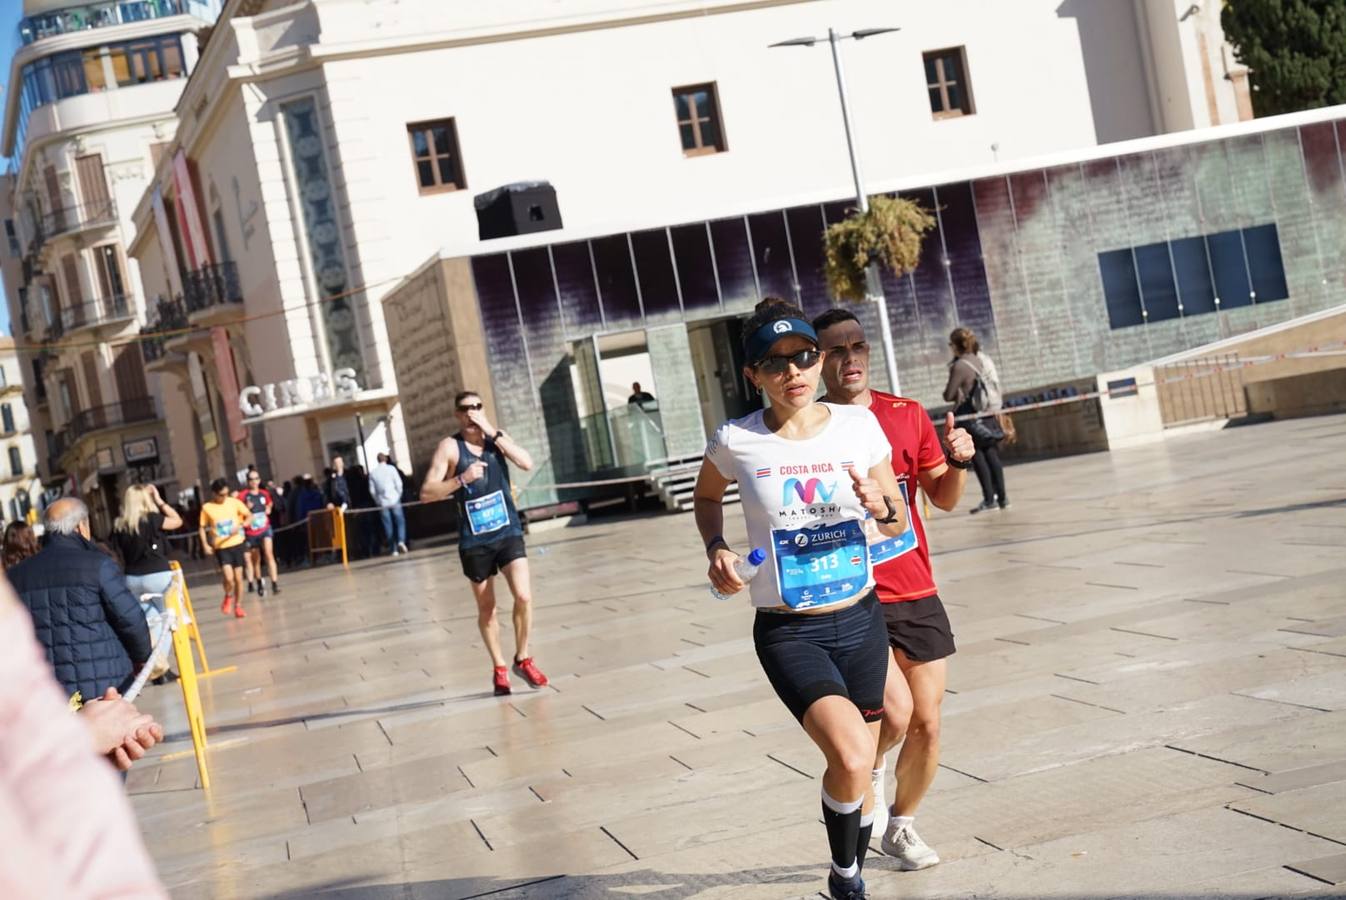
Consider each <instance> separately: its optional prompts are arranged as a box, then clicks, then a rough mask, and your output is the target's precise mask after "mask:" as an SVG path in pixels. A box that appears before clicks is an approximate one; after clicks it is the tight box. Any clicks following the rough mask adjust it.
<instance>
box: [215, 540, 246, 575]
mask: <svg viewBox="0 0 1346 900" xmlns="http://www.w3.org/2000/svg"><path fill="white" fill-rule="evenodd" d="M215 565H217V566H219V567H220V568H221V569H223V568H224V567H225V566H237V567H239V568H242V567H243V544H236V545H234V546H233V547H225V548H224V549H223V550H216V551H215Z"/></svg>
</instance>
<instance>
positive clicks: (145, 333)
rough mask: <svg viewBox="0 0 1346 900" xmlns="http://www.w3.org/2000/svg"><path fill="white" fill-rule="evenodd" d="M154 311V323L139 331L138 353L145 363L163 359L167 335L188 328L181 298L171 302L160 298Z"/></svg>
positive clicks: (165, 351)
mask: <svg viewBox="0 0 1346 900" xmlns="http://www.w3.org/2000/svg"><path fill="white" fill-rule="evenodd" d="M154 311H155V319H154V321H153V322H150V323H149V324H148V325H146V326H145V327H144V328H142V329H140V337H141V340H140V353H141V355H142V356H144V357H145V362H146V363H152V362H156V361H158V360H160V359H163V358H164V355H165V354H166V353H167V352H168V351H167V349H166V348H165V347H164V343H165V342H166V341H167V340H168V338H167V335H168V334H169V333H171V332H174V331H180V330H182V329H185V328H188V327H190V326H189V325H188V322H187V308H186V307H185V306H184V305H183V302H182V298H181V297H175V298H174V299H172V300H165V299H164V298H163V297H160V298H159V300H158V301H157V302H156V303H155V304H154Z"/></svg>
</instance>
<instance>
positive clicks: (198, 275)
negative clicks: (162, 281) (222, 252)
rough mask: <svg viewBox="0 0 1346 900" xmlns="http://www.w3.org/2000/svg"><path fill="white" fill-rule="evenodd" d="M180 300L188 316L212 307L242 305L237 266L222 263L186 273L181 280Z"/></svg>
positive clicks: (241, 291) (241, 290) (230, 263)
mask: <svg viewBox="0 0 1346 900" xmlns="http://www.w3.org/2000/svg"><path fill="white" fill-rule="evenodd" d="M182 300H183V303H184V304H185V305H186V307H187V314H188V315H192V314H193V313H199V312H202V311H204V310H207V309H210V308H211V307H214V306H225V305H228V304H232V303H242V302H243V289H242V287H241V286H240V285H239V281H238V266H237V265H235V264H234V263H232V262H222V263H214V264H213V265H209V266H202V267H201V268H199V269H193V270H192V271H190V272H188V273H187V274H186V277H185V278H184V279H183V284H182Z"/></svg>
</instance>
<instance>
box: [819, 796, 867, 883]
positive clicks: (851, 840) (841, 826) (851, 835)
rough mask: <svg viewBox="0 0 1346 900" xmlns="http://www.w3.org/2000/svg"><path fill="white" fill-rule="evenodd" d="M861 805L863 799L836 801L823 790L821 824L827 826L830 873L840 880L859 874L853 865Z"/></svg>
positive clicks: (858, 833) (858, 869) (858, 835)
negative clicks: (838, 876) (830, 849)
mask: <svg viewBox="0 0 1346 900" xmlns="http://www.w3.org/2000/svg"><path fill="white" fill-rule="evenodd" d="M862 803H864V798H863V797H861V798H860V799H858V800H851V801H842V800H837V799H835V798H833V797H832V796H831V795H829V794H828V793H827V788H823V824H824V825H826V826H827V843H828V844H829V845H830V846H831V848H832V871H833V872H836V873H837V874H838V875H840V876H841V877H842V878H855V877H856V876H857V875H859V873H860V867H859V866H857V865H856V864H855V847H856V842H857V841H858V840H859V839H860V805H861V804H862Z"/></svg>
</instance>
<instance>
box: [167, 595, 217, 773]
mask: <svg viewBox="0 0 1346 900" xmlns="http://www.w3.org/2000/svg"><path fill="white" fill-rule="evenodd" d="M182 596H183V594H182V590H181V584H180V582H177V581H175V582H174V584H173V586H172V587H170V588H169V589H168V593H166V594H164V605H165V606H166V607H167V608H168V610H169V611H170V612H172V613H173V615H174V616H175V617H176V618H177V622H178V627H176V628H174V629H173V655H174V656H176V657H177V660H178V684H180V685H182V702H183V704H184V705H185V706H186V707H187V725H188V727H190V728H191V732H192V749H193V750H194V751H195V753H196V771H197V773H198V774H199V775H200V776H201V787H202V788H204V789H205V790H207V791H208V790H210V769H209V767H208V766H207V764H206V718H205V715H204V714H203V713H202V712H201V692H200V690H199V688H198V687H197V683H196V664H195V662H194V661H193V660H192V642H191V638H189V637H188V636H187V633H188V631H189V630H190V629H191V628H192V627H194V626H195V624H196V623H195V621H194V620H192V619H188V618H185V616H186V610H185V609H184V608H183V604H182V599H181V598H182ZM184 626H185V627H184Z"/></svg>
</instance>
